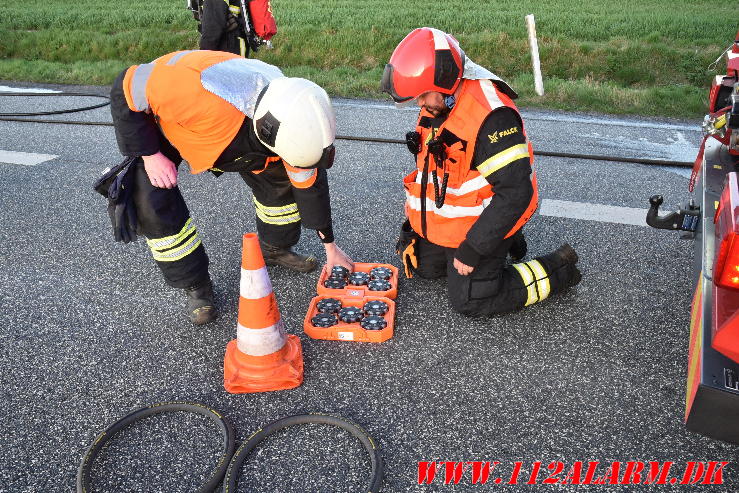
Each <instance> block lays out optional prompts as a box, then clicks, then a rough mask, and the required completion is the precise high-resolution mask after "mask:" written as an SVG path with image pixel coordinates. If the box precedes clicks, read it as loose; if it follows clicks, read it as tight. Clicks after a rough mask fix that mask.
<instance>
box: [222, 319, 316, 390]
mask: <svg viewBox="0 0 739 493" xmlns="http://www.w3.org/2000/svg"><path fill="white" fill-rule="evenodd" d="M302 383H303V348H302V346H301V344H300V339H299V338H298V336H295V335H292V334H290V335H288V336H287V340H286V341H285V345H284V346H283V347H282V349H280V350H279V351H277V352H275V353H273V354H269V355H267V356H249V355H247V354H244V353H242V352H241V351H239V349H238V347H237V346H236V339H234V340H232V341H231V342H229V343H228V345H227V346H226V356H225V358H224V360H223V386H224V387H225V389H226V391H227V392H229V393H231V394H247V393H254V392H270V391H273V390H286V389H293V388H295V387H298V386H299V385H300V384H302Z"/></svg>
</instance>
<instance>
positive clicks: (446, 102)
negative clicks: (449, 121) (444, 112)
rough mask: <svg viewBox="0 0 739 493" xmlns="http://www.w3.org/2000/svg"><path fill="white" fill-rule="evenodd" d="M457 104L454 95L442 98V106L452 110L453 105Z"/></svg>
mask: <svg viewBox="0 0 739 493" xmlns="http://www.w3.org/2000/svg"><path fill="white" fill-rule="evenodd" d="M455 104H457V98H456V97H455V96H454V94H450V95H449V96H444V105H445V106H446V107H447V108H449V109H452V108H454V105H455Z"/></svg>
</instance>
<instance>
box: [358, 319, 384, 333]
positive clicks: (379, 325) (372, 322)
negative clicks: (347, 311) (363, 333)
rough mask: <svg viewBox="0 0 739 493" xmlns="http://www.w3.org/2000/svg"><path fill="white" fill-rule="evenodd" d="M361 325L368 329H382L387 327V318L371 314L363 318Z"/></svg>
mask: <svg viewBox="0 0 739 493" xmlns="http://www.w3.org/2000/svg"><path fill="white" fill-rule="evenodd" d="M359 325H361V326H362V328H363V329H367V330H382V329H384V328H385V327H387V320H385V319H384V318H382V317H378V316H377V315H370V316H369V317H365V318H363V319H362V321H361V322H360V323H359Z"/></svg>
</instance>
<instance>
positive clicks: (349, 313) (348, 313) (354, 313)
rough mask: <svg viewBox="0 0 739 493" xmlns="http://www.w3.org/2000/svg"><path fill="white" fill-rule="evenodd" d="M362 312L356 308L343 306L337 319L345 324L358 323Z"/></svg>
mask: <svg viewBox="0 0 739 493" xmlns="http://www.w3.org/2000/svg"><path fill="white" fill-rule="evenodd" d="M362 316H363V314H362V310H360V309H359V308H357V307H356V306H345V307H344V308H342V309H341V310H339V318H340V319H341V320H342V321H343V322H346V323H353V322H359V321H360V320H362Z"/></svg>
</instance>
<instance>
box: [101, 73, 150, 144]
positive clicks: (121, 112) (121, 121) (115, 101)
mask: <svg viewBox="0 0 739 493" xmlns="http://www.w3.org/2000/svg"><path fill="white" fill-rule="evenodd" d="M126 70H128V69H126ZM126 70H124V71H123V72H121V73H120V74H119V75H118V77H116V79H115V81H114V82H113V87H112V88H111V89H110V113H111V116H112V117H113V126H114V128H115V138H116V140H117V141H118V148H119V149H120V151H121V154H123V155H124V156H150V155H152V154H156V153H157V152H158V151H159V131H158V128H157V126H156V123H155V122H154V119H153V118H152V116H151V115H148V114H146V113H143V112H137V111H131V110H130V109H129V107H128V103H126V97H125V96H124V94H123V78H124V77H125V75H126Z"/></svg>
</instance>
